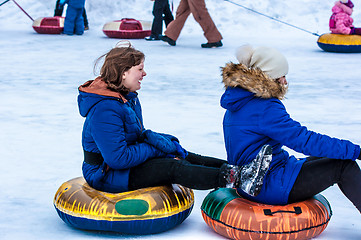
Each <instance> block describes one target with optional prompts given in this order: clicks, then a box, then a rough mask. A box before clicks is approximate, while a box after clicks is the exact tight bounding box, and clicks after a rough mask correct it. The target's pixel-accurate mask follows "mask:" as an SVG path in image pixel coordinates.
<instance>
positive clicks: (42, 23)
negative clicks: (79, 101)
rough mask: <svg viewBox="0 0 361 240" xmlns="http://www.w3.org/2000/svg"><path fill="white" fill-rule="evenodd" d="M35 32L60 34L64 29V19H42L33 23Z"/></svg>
mask: <svg viewBox="0 0 361 240" xmlns="http://www.w3.org/2000/svg"><path fill="white" fill-rule="evenodd" d="M33 28H34V30H35V32H37V33H40V34H60V33H62V32H63V29H64V17H42V18H37V19H35V20H34V22H33Z"/></svg>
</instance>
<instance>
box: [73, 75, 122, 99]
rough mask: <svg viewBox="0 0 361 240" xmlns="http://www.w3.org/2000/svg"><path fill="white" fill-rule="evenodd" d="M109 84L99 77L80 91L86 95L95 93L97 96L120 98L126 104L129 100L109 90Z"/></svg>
mask: <svg viewBox="0 0 361 240" xmlns="http://www.w3.org/2000/svg"><path fill="white" fill-rule="evenodd" d="M107 86H108V85H107V83H106V82H104V81H103V80H102V78H100V77H97V78H96V79H94V80H89V81H87V82H86V83H84V84H83V85H81V86H80V87H79V91H81V92H86V93H94V94H97V95H102V96H107V97H115V98H120V99H121V100H122V101H123V102H124V103H126V102H127V101H128V100H127V99H126V98H125V97H124V96H123V95H122V94H120V93H118V92H115V91H112V90H110V89H108V87H107Z"/></svg>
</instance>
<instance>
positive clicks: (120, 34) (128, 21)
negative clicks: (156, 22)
mask: <svg viewBox="0 0 361 240" xmlns="http://www.w3.org/2000/svg"><path fill="white" fill-rule="evenodd" d="M150 28H151V22H147V21H139V20H136V19H133V18H123V19H122V20H116V21H113V22H108V23H106V24H104V26H103V32H104V34H105V35H107V37H110V38H124V39H139V38H145V37H147V36H149V35H150V34H151V30H150Z"/></svg>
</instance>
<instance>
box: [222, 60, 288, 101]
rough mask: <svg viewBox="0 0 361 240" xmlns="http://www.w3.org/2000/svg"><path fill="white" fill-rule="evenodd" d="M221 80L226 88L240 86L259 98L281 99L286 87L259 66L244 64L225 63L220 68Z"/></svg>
mask: <svg viewBox="0 0 361 240" xmlns="http://www.w3.org/2000/svg"><path fill="white" fill-rule="evenodd" d="M222 77H223V79H222V82H223V83H224V86H225V87H226V88H228V87H233V88H235V87H240V88H243V89H245V90H247V91H249V92H252V93H254V94H255V96H256V97H260V98H277V99H280V100H281V99H283V98H284V96H285V94H286V92H287V87H284V86H282V85H280V84H278V83H277V82H276V81H275V80H273V79H271V78H270V77H269V76H268V75H266V74H265V73H264V72H262V70H261V69H259V68H247V67H246V66H245V65H244V64H241V63H240V64H235V63H227V64H226V66H225V67H223V68H222Z"/></svg>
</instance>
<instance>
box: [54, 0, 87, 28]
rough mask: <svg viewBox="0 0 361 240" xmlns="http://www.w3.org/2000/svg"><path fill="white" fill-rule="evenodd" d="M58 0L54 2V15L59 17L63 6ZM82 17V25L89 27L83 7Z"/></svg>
mask: <svg viewBox="0 0 361 240" xmlns="http://www.w3.org/2000/svg"><path fill="white" fill-rule="evenodd" d="M59 1H60V0H57V1H56V4H55V10H54V17H56V16H59V17H61V16H62V15H63V11H64V6H61V5H60V4H59ZM83 19H84V27H86V28H87V27H89V23H88V17H87V15H86V11H85V8H84V11H83Z"/></svg>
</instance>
